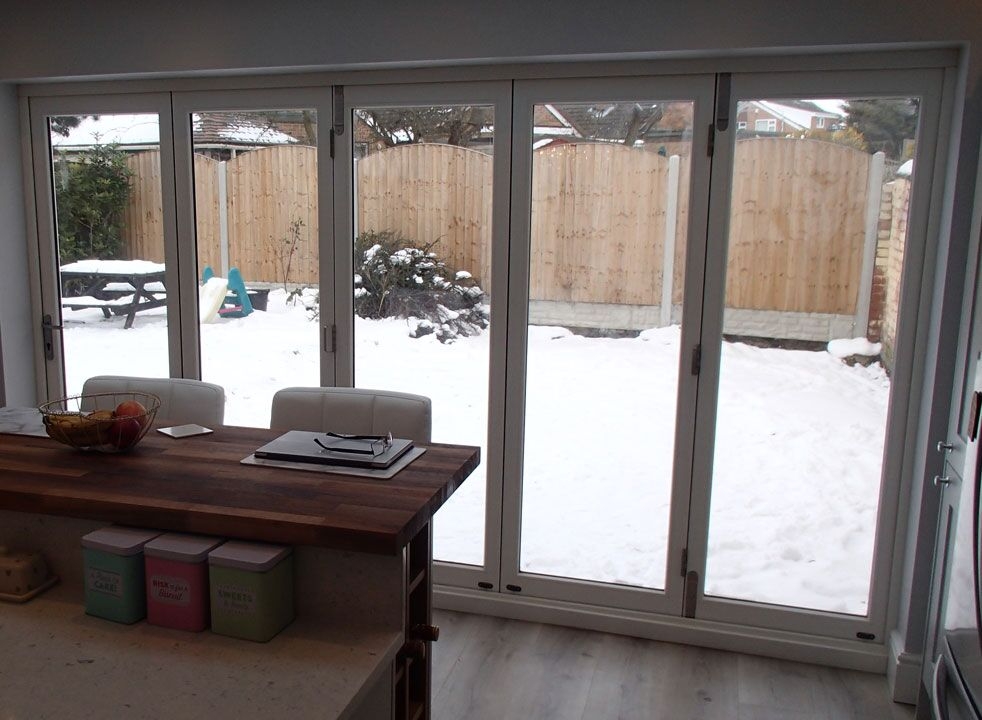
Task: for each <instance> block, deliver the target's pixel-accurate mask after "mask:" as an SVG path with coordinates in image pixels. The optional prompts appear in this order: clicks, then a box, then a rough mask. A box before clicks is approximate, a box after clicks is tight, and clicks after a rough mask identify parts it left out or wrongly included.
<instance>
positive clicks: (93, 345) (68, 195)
mask: <svg viewBox="0 0 982 720" xmlns="http://www.w3.org/2000/svg"><path fill="white" fill-rule="evenodd" d="M31 123H32V126H33V130H34V132H33V133H32V136H33V138H34V148H33V151H34V158H35V162H34V165H35V194H36V197H38V198H48V199H50V203H51V204H50V205H47V206H43V207H39V214H38V230H39V236H40V237H41V242H40V244H39V250H40V260H41V269H42V279H41V288H42V316H43V317H47V318H48V319H49V322H48V323H47V324H48V326H49V327H50V330H49V331H47V332H46V333H45V334H46V336H47V337H50V345H49V346H48V347H47V348H46V350H45V353H46V369H47V370H46V386H47V388H46V393H47V395H48V397H61V396H64V395H74V394H78V393H80V392H81V390H82V385H83V383H84V382H85V380H86V379H87V378H88V377H91V376H93V375H102V374H128V375H147V376H156V377H166V376H168V375H169V374H170V373H171V372H172V370H173V368H174V366H175V364H176V363H179V350H178V348H179V341H178V339H177V337H176V331H177V326H178V323H176V322H174V320H175V319H176V315H177V305H176V288H177V285H176V280H177V276H176V273H172V272H170V271H168V270H167V269H166V265H165V262H164V261H165V256H166V252H167V246H168V245H170V246H171V247H172V246H173V241H174V237H175V218H174V213H173V201H172V200H171V201H170V202H168V201H167V200H168V199H169V198H170V199H172V198H173V171H172V168H173V161H172V157H173V155H172V150H173V149H172V145H171V143H170V136H171V132H170V115H169V111H168V104H167V102H166V97H165V96H161V95H132V96H106V97H99V98H71V97H65V98H45V99H41V100H32V101H31ZM172 291H173V292H172ZM49 333H50V334H49Z"/></svg>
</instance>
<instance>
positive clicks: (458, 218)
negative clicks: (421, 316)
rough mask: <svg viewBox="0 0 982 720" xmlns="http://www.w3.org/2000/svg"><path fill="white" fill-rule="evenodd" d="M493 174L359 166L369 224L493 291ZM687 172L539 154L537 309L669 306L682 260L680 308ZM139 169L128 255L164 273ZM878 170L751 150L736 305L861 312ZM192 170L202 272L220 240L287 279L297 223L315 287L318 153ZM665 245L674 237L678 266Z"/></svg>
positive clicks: (293, 152)
mask: <svg viewBox="0 0 982 720" xmlns="http://www.w3.org/2000/svg"><path fill="white" fill-rule="evenodd" d="M491 162H492V160H491V157H490V156H488V155H485V154H483V153H480V152H476V151H473V150H468V149H464V148H458V147H452V146H445V145H407V146H400V147H396V148H392V149H389V150H385V151H382V152H380V153H377V154H374V155H371V156H369V157H367V158H365V159H363V160H360V161H359V162H358V165H357V188H358V192H357V197H356V200H355V203H356V223H357V227H358V228H359V230H362V231H366V230H376V231H383V230H394V231H396V232H398V233H400V234H402V235H404V236H405V237H407V238H411V239H414V240H415V241H416V242H418V243H421V244H427V243H431V242H436V251H437V252H438V253H439V254H440V255H441V256H442V257H443V258H444V259H445V260H446V261H447V262H448V264H449V265H451V266H452V267H454V268H456V269H461V270H467V271H469V272H471V273H472V274H473V275H474V276H475V277H476V278H477V279H478V281H479V282H480V283H481V284H482V286H483V287H485V288H487V287H488V286H489V274H490V250H491V235H490V230H491V205H492V196H491V188H492V171H491ZM675 162H677V163H678V166H677V169H676V170H675V171H674V174H673V171H672V170H671V164H672V160H671V159H670V158H667V157H664V156H661V155H659V154H656V153H652V152H648V151H642V150H636V149H633V148H628V147H625V146H621V145H606V144H564V145H558V146H550V147H546V148H543V149H541V150H537V151H536V154H535V158H534V173H533V187H532V198H533V202H532V205H533V207H532V239H531V250H532V258H531V268H532V271H531V277H530V283H531V286H530V291H531V297H532V298H533V299H535V300H545V301H550V300H552V301H561V302H588V303H601V304H602V303H608V304H610V303H613V304H627V305H636V306H655V305H662V304H663V300H662V298H663V295H662V291H663V288H662V272H663V268H664V267H666V265H667V263H668V262H672V265H673V267H672V268H671V275H672V287H671V292H672V301H673V303H674V304H678V303H680V302H681V292H682V277H683V272H684V257H685V244H686V243H685V234H686V228H687V225H688V187H689V158H688V157H682V158H679V159H678V160H676V161H675ZM129 163H130V166H131V168H132V169H133V170H134V172H135V177H134V181H133V182H134V188H133V189H134V191H133V193H132V198H131V203H130V209H129V211H128V213H127V216H126V241H127V244H128V247H129V253H130V255H131V257H139V258H143V259H148V260H157V261H162V260H163V243H162V234H161V222H160V207H159V197H160V193H159V182H160V181H159V158H158V157H157V153H154V152H146V153H139V154H136V155H133V156H131V157H130V158H129ZM869 165H870V156H869V155H866V154H865V153H862V152H859V151H856V150H853V149H850V148H847V147H844V146H839V145H833V144H830V143H825V142H820V141H814V140H789V139H782V138H754V139H747V140H741V141H739V142H738V143H737V147H736V157H735V182H734V187H733V193H734V196H733V203H732V208H733V211H732V215H731V220H730V226H731V234H730V238H731V240H730V249H729V261H728V263H729V264H728V281H727V306H728V307H733V308H747V309H754V310H773V311H780V312H796V313H837V314H844V315H849V314H851V313H853V312H854V311H855V308H856V303H857V294H858V291H859V287H860V281H861V278H860V275H861V274H862V268H863V252H864V249H863V248H864V234H865V233H864V225H865V223H866V204H867V203H866V199H867V183H868V174H869ZM194 169H195V189H196V193H197V206H196V216H197V227H198V244H199V259H200V262H201V264H202V265H203V264H205V263H208V264H211V265H212V267H214V268H216V270H217V269H218V268H221V267H222V260H221V254H222V250H221V245H222V242H221V238H222V237H223V235H224V236H226V237H227V254H228V259H227V262H228V264H229V265H232V266H237V267H239V268H240V269H241V270H242V273H243V275H244V277H245V278H246V280H247V281H249V282H282V281H283V279H284V278H283V272H284V269H283V262H282V260H283V253H284V252H285V251H286V249H287V245H286V243H285V242H284V240H285V239H287V238H288V237H289V230H290V223H291V222H294V221H296V220H300V221H301V222H302V237H301V239H300V243H299V244H298V247H297V249H296V252H295V255H294V259H293V268H292V270H291V273H290V278H289V279H290V281H291V282H294V283H307V284H313V283H316V282H317V281H318V277H317V255H318V245H317V232H318V227H317V210H316V208H317V177H316V152H315V150H314V149H313V148H308V147H295V146H285V147H276V148H269V149H261V150H255V151H252V152H248V153H243V154H241V155H239V156H238V157H236V158H234V159H233V160H230V161H228V162H227V163H218V162H217V161H214V160H211V159H209V158H206V157H202V156H196V157H195V161H194ZM222 172H224V174H225V177H226V182H225V183H224V185H225V188H224V197H225V201H224V203H223V202H222V193H221V191H220V190H221V188H222V184H223V183H222V182H221V180H220V175H221V173H222ZM151 198H154V199H156V204H155V203H154V201H153V200H151ZM673 198H674V199H673ZM223 205H224V209H223ZM673 218H674V233H672V230H671V229H670V226H672V225H673V223H672V219H673ZM223 226H225V230H224V232H223V230H222V228H223ZM666 233H672V234H673V235H674V237H670V238H669V239H670V240H671V246H670V247H669V248H667V250H668V251H669V254H668V255H667V256H666V245H665V241H666Z"/></svg>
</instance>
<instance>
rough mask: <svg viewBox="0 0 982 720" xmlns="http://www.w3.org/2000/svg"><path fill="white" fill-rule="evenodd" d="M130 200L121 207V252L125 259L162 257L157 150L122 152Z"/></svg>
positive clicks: (161, 218) (162, 223)
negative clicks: (126, 170) (128, 173)
mask: <svg viewBox="0 0 982 720" xmlns="http://www.w3.org/2000/svg"><path fill="white" fill-rule="evenodd" d="M126 167H127V168H129V170H130V172H132V173H133V175H132V176H131V178H130V200H129V203H128V204H127V206H126V209H125V210H124V211H123V233H122V238H123V248H124V250H123V254H124V257H125V258H126V259H128V260H153V261H154V262H163V261H164V214H163V210H162V207H161V196H160V151H159V150H149V151H146V152H138V153H132V154H129V155H127V156H126Z"/></svg>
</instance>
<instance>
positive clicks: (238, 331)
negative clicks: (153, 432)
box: [191, 108, 320, 427]
mask: <svg viewBox="0 0 982 720" xmlns="http://www.w3.org/2000/svg"><path fill="white" fill-rule="evenodd" d="M191 123H192V126H191V127H192V134H193V135H192V136H193V149H194V199H195V223H196V229H197V243H198V279H199V282H200V314H201V377H202V379H203V380H208V381H210V382H214V383H218V384H219V385H222V386H223V387H224V388H225V393H226V398H227V400H226V406H225V422H226V423H228V424H230V425H245V426H252V427H266V426H268V424H269V408H270V403H271V402H272V398H273V393H275V392H276V391H277V390H279V389H280V388H283V387H288V386H293V385H312V386H317V385H320V347H319V344H318V336H319V333H318V330H317V328H318V324H317V323H316V322H313V320H315V319H316V308H317V304H316V298H317V293H318V290H319V277H318V262H319V261H318V257H319V255H318V249H319V248H318V227H317V115H316V112H315V111H314V110H309V109H302V108H301V109H295V110H255V111H249V112H244V111H224V112H199V113H194V114H193V115H192V117H191Z"/></svg>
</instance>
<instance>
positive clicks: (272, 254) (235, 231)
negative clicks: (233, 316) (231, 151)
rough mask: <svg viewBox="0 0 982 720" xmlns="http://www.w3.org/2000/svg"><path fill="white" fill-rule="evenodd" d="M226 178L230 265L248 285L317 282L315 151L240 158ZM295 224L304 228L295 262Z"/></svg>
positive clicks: (282, 150) (284, 150)
mask: <svg viewBox="0 0 982 720" xmlns="http://www.w3.org/2000/svg"><path fill="white" fill-rule="evenodd" d="M227 173H228V226H229V228H228V235H229V240H228V244H229V247H228V253H229V265H230V266H236V267H238V268H239V269H240V270H241V271H242V275H243V277H244V278H245V279H246V280H247V281H258V280H264V281H267V282H287V281H289V282H290V283H304V284H311V283H316V282H318V278H317V263H318V257H319V253H318V243H317V237H318V236H317V231H318V224H317V150H316V148H312V147H307V146H295V145H294V146H279V147H275V148H262V149H260V150H253V151H252V152H247V153H242V154H241V155H239V156H237V157H235V158H234V159H232V160H229V161H228V163H227ZM295 222H299V223H302V225H301V226H300V228H299V242H298V243H297V245H296V248H295V250H294V251H293V255H292V259H291V258H290V247H291V237H290V236H291V229H290V228H291V223H295ZM288 263H289V278H287V277H286V273H287V265H288Z"/></svg>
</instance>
